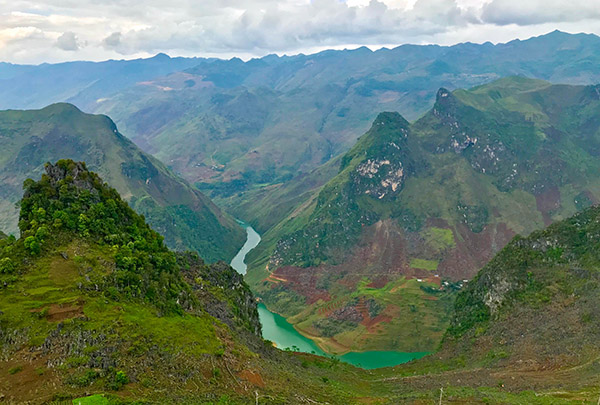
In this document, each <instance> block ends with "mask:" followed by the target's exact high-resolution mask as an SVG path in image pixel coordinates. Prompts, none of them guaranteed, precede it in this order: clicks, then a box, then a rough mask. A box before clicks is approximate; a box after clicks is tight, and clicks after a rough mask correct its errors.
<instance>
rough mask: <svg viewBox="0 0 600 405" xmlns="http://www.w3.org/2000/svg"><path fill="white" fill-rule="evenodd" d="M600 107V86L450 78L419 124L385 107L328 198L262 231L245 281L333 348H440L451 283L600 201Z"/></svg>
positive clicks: (325, 193) (329, 186)
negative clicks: (464, 86) (518, 240)
mask: <svg viewBox="0 0 600 405" xmlns="http://www.w3.org/2000/svg"><path fill="white" fill-rule="evenodd" d="M598 116H600V90H599V89H598V86H569V85H551V84H550V83H547V82H544V81H540V80H532V79H525V78H520V77H513V78H507V79H501V80H499V81H496V82H493V83H491V84H488V85H484V86H480V87H476V88H473V89H471V90H468V91H466V90H457V91H455V92H449V91H448V90H446V89H443V88H442V89H440V90H439V91H438V92H437V100H436V103H435V105H434V107H433V108H432V109H431V110H430V111H429V112H428V113H427V114H425V115H424V116H423V117H422V118H420V119H419V120H417V121H415V122H414V123H412V124H409V123H408V122H407V121H406V120H405V119H404V118H402V116H400V115H399V114H398V113H382V114H380V115H379V116H378V117H377V119H376V120H375V122H374V123H373V125H372V128H371V129H370V130H369V131H368V132H367V133H366V134H365V135H364V136H363V137H361V138H360V140H359V141H358V143H357V144H356V145H355V146H354V147H353V148H352V149H351V150H350V152H348V153H347V154H346V155H344V156H343V157H342V159H341V163H340V168H339V172H338V174H337V175H336V176H335V177H334V178H333V179H332V180H330V181H329V182H328V183H326V184H325V185H324V186H323V187H322V188H321V189H320V192H319V194H318V196H317V197H316V198H315V199H313V200H312V201H311V202H310V203H309V204H305V205H303V206H302V208H301V209H299V210H297V211H296V212H295V213H294V214H293V215H290V216H289V217H288V218H287V219H285V220H284V221H282V222H281V223H280V224H278V225H277V226H276V227H274V228H272V230H271V231H268V232H267V233H266V234H265V235H264V238H263V240H264V241H265V244H264V245H263V246H262V247H260V246H259V248H258V250H257V251H256V252H255V253H253V254H251V257H250V260H251V264H250V266H249V272H248V276H247V279H248V281H249V282H250V284H251V286H252V287H253V288H254V290H255V291H256V292H257V293H258V294H259V295H260V296H261V297H262V298H263V299H264V300H265V302H266V303H267V304H268V305H269V306H271V307H272V308H273V309H274V310H276V311H281V312H282V313H283V314H284V315H286V316H287V317H288V318H289V319H290V320H291V321H292V322H293V323H294V324H296V326H297V327H298V328H299V329H300V330H303V331H304V332H305V333H306V334H308V335H315V336H319V337H321V338H323V337H324V338H326V343H324V344H326V345H329V346H327V347H328V348H329V350H332V351H336V350H338V351H339V350H342V351H343V350H348V348H350V349H351V350H361V349H362V350H368V349H372V348H374V347H378V348H381V347H384V348H386V349H389V350H391V349H395V350H406V351H423V350H432V349H433V348H435V346H436V345H437V342H438V341H439V339H440V338H441V336H442V331H443V330H444V329H445V325H447V322H448V320H449V316H450V312H449V311H451V306H449V305H448V303H449V302H451V296H449V294H450V295H452V289H453V288H455V287H453V284H452V283H460V282H461V280H463V279H470V278H471V277H473V276H474V274H475V272H476V271H477V269H478V268H480V267H482V266H483V265H485V264H486V263H487V261H488V260H490V259H491V258H492V257H493V255H494V254H495V253H496V252H497V251H498V250H499V249H501V248H502V247H503V246H504V245H506V243H508V241H509V240H510V239H511V238H512V237H513V236H514V235H515V234H517V233H518V234H525V235H526V234H528V233H530V232H531V231H534V230H536V229H541V228H542V227H543V226H544V225H548V224H550V223H551V222H553V221H556V220H560V219H563V218H566V217H568V216H569V215H572V214H573V213H575V212H576V211H577V210H580V209H583V208H586V207H589V206H590V205H592V204H594V203H596V202H598V201H599V199H600V181H599V179H598V176H597V174H598V173H599V172H600V163H599V162H598V160H597V155H598V153H599V152H600V149H599V148H598V146H599V145H600V136H599V134H600V121H598V119H597V117H598ZM445 283H446V284H445ZM411 297H412V298H411ZM365 302H366V303H368V305H370V306H371V308H373V310H372V311H370V312H369V313H368V314H367V313H366V312H361V311H362V308H363V306H364V303H365ZM405 307H406V308H405ZM331 308H333V309H335V308H338V309H335V310H334V311H333V312H331V311H330V309H331ZM332 316H333V317H334V318H335V319H337V320H338V321H339V322H338V325H327V324H326V322H325V321H324V320H323V319H327V318H331V317H332ZM407 322H408V323H409V324H415V325H419V326H418V327H416V328H417V330H420V333H417V334H415V335H414V336H413V335H410V330H411V329H409V328H408V327H407V326H406V323H407ZM374 325H379V326H378V328H374ZM334 326H335V327H334ZM404 334H407V335H406V336H405V335H404ZM399 335H400V336H402V337H403V338H401V339H397V337H398V336H399ZM427 337H429V338H430V339H429V340H428V339H427Z"/></svg>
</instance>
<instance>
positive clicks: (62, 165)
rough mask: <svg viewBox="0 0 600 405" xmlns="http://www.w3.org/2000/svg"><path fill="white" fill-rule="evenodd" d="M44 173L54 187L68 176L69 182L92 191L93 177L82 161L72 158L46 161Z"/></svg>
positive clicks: (93, 187)
mask: <svg viewBox="0 0 600 405" xmlns="http://www.w3.org/2000/svg"><path fill="white" fill-rule="evenodd" d="M45 169H46V174H47V175H48V178H49V180H50V184H51V185H52V186H54V187H56V185H57V184H58V183H59V182H61V181H63V180H66V179H67V178H68V180H69V182H70V183H72V184H73V185H74V186H75V187H77V188H78V189H81V190H87V191H90V192H91V191H92V190H94V189H95V186H94V182H93V180H94V177H93V175H92V174H91V173H90V171H89V170H88V169H87V167H86V165H85V163H84V162H74V161H72V160H59V161H58V162H56V164H52V163H49V162H48V163H46V165H45Z"/></svg>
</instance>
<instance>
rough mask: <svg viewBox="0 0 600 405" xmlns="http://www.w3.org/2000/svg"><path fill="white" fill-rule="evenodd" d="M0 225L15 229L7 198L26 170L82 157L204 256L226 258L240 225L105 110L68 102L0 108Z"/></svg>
mask: <svg viewBox="0 0 600 405" xmlns="http://www.w3.org/2000/svg"><path fill="white" fill-rule="evenodd" d="M0 139H1V140H2V150H1V151H0V229H3V230H4V231H5V232H10V233H14V232H16V231H17V220H18V210H17V208H15V203H16V202H17V201H18V199H19V196H20V194H21V192H20V190H21V185H22V183H23V180H25V179H26V178H27V177H32V176H39V174H41V172H42V171H43V166H44V164H45V163H46V162H48V161H55V160H57V159H60V158H72V159H75V160H81V161H86V162H88V164H89V166H90V168H91V169H93V170H97V171H98V172H99V173H100V174H101V175H102V176H103V177H104V178H105V179H106V180H107V181H109V182H110V184H112V185H113V186H114V187H115V188H116V189H117V190H119V192H120V193H121V194H122V195H123V197H124V198H125V199H126V200H128V201H129V203H130V204H131V206H132V207H133V208H134V209H135V210H136V211H137V212H139V213H140V214H143V215H145V217H146V218H147V219H148V222H149V223H150V224H151V225H152V226H153V227H154V229H156V230H157V231H158V232H160V233H161V234H163V235H164V236H165V242H166V243H167V245H168V246H170V247H172V248H176V249H181V250H184V249H191V250H195V251H198V252H200V254H201V255H202V256H203V257H204V258H205V259H206V260H208V261H211V262H212V261H216V260H227V261H228V260H230V259H231V258H232V257H233V256H234V255H235V253H236V251H237V250H238V249H239V247H240V246H241V245H243V243H244V237H245V234H244V231H243V230H242V229H241V228H240V227H239V226H238V225H237V223H236V222H235V221H234V220H233V219H232V218H231V217H229V216H227V215H226V214H224V213H223V212H221V210H219V208H217V207H216V206H215V205H214V204H213V203H212V202H211V201H210V200H209V199H208V198H207V197H206V196H204V195H203V194H202V193H200V192H199V191H197V190H195V189H194V188H192V187H191V186H189V185H188V184H187V183H186V182H185V181H184V180H182V179H180V178H178V177H177V176H175V175H174V174H173V173H172V172H171V171H170V170H168V169H167V168H166V167H165V166H164V165H163V164H162V163H160V162H159V161H157V160H156V159H155V158H153V157H151V156H149V155H147V154H145V153H144V152H142V151H141V150H140V149H139V148H137V147H136V146H135V145H134V144H133V143H132V142H131V141H129V140H128V139H127V138H125V137H123V136H122V135H121V134H120V133H119V132H118V131H117V127H116V126H115V124H114V123H113V122H112V121H111V120H110V119H109V118H108V117H106V116H98V115H89V114H84V113H82V112H81V111H80V110H78V109H77V108H76V107H74V106H72V105H70V104H54V105H51V106H49V107H46V108H44V109H42V110H30V111H12V110H9V111H0Z"/></svg>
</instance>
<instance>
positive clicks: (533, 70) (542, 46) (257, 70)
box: [90, 31, 600, 219]
mask: <svg viewBox="0 0 600 405" xmlns="http://www.w3.org/2000/svg"><path fill="white" fill-rule="evenodd" d="M599 55H600V38H598V37H597V36H595V35H585V34H577V35H570V34H566V33H562V32H558V31H557V32H553V33H550V34H547V35H543V36H540V37H535V38H531V39H529V40H526V41H518V40H516V41H511V42H509V43H506V44H497V45H492V44H491V43H485V44H472V43H464V44H458V45H455V46H450V47H446V46H432V45H428V46H415V45H403V46H399V47H397V48H394V49H381V50H378V51H375V52H372V51H370V50H369V49H367V48H359V49H356V50H343V51H324V52H321V53H317V54H313V55H296V56H282V57H278V56H275V55H269V56H266V57H264V58H260V59H253V60H250V61H247V62H243V61H241V60H240V59H236V58H234V59H231V60H228V61H225V60H202V61H199V63H198V65H197V66H195V67H193V68H189V69H186V70H185V71H182V72H177V73H173V74H170V75H168V76H165V77H158V78H154V79H151V80H147V81H144V82H142V83H138V84H137V85H134V86H131V87H129V88H127V89H123V90H122V91H119V92H118V93H116V94H114V95H113V96H111V97H106V100H103V101H102V102H101V103H97V104H96V105H95V106H94V109H93V111H96V112H100V113H106V114H108V115H109V116H111V117H112V118H113V119H114V120H115V122H117V124H118V125H119V128H120V129H121V130H122V132H123V134H125V135H126V136H128V137H129V138H131V139H132V140H133V141H134V142H135V143H136V144H137V145H139V146H140V147H141V148H142V149H144V150H145V151H147V152H149V153H151V154H153V155H154V156H156V157H157V158H159V159H160V160H161V161H163V162H164V163H165V164H167V165H168V166H169V167H171V168H173V169H174V170H175V171H176V172H177V173H178V174H180V175H182V176H183V177H184V178H185V179H187V180H188V181H189V182H190V183H192V184H195V183H200V185H201V186H202V187H203V188H202V190H203V191H206V192H207V193H210V194H209V195H210V196H211V197H213V198H215V197H218V198H219V199H221V198H224V197H231V199H232V200H233V201H231V202H230V205H232V206H238V205H244V203H245V202H247V201H252V200H251V198H252V197H253V196H254V193H249V194H248V195H244V194H242V195H239V193H240V192H244V191H247V190H250V191H253V190H254V189H256V188H261V187H264V186H267V187H268V186H271V185H274V184H275V185H276V184H279V183H285V182H287V181H288V180H289V179H290V178H292V177H295V176H297V175H298V174H306V173H309V172H311V171H312V170H313V169H315V168H316V167H318V166H320V165H322V164H323V163H325V162H327V161H329V160H330V159H331V158H333V157H336V156H338V155H340V154H343V153H345V152H347V151H348V150H349V149H350V148H351V147H352V146H353V145H354V144H355V142H356V139H357V137H358V136H359V134H362V133H364V132H365V131H367V130H368V129H369V126H370V124H371V123H372V122H373V120H374V119H375V118H376V117H377V114H378V113H379V112H381V111H401V112H402V113H403V115H404V116H405V117H406V118H407V119H409V120H414V119H416V118H418V117H420V116H421V115H422V114H424V113H425V112H427V111H428V110H429V109H430V108H431V107H432V105H433V104H434V103H435V92H436V91H437V90H438V89H439V88H440V87H444V88H447V89H449V90H454V89H457V88H470V87H473V86H476V85H481V84H484V83H489V82H492V81H494V80H497V79H499V78H501V77H506V76H510V75H521V76H526V77H532V78H539V79H544V80H549V81H551V82H554V83H569V84H595V83H598V82H600V56H599ZM90 108H91V107H90ZM265 192H267V191H265ZM251 205H252V206H254V205H256V204H254V203H253V204H251ZM248 214H249V215H248V217H250V216H251V215H252V212H248ZM242 218H244V219H246V215H244V216H242Z"/></svg>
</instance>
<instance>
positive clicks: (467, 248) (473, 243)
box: [438, 223, 516, 281]
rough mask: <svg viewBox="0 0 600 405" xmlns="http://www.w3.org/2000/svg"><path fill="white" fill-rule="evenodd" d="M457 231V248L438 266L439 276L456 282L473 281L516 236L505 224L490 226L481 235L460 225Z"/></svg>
mask: <svg viewBox="0 0 600 405" xmlns="http://www.w3.org/2000/svg"><path fill="white" fill-rule="evenodd" d="M456 231H457V232H458V236H459V237H457V238H455V241H456V248H455V249H452V250H451V251H449V252H448V254H447V255H446V256H445V257H444V259H443V260H442V261H441V262H440V264H439V266H438V274H439V275H441V276H443V277H445V278H449V279H451V280H455V281H457V280H463V279H471V278H472V277H473V276H474V275H475V274H476V273H477V271H478V270H479V269H480V268H481V267H483V266H484V265H485V264H486V263H487V262H488V261H489V260H490V259H491V258H492V257H493V256H494V254H496V252H498V251H499V250H500V249H502V248H503V247H504V246H506V244H507V243H508V242H509V241H510V240H511V239H512V238H513V237H514V236H515V234H516V233H515V232H514V231H513V230H512V229H510V228H508V227H507V226H506V224H504V223H499V224H496V225H493V224H492V225H488V226H487V227H485V229H484V230H483V231H481V232H479V233H474V232H472V231H471V230H470V229H469V228H468V227H467V226H466V225H465V224H458V225H457V227H456Z"/></svg>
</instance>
